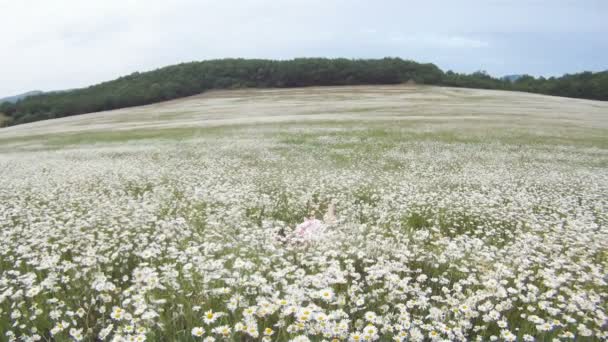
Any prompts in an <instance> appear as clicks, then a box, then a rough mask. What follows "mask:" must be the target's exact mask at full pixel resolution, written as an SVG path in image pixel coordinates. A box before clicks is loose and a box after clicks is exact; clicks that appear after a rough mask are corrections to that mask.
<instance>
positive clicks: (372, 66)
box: [0, 58, 608, 125]
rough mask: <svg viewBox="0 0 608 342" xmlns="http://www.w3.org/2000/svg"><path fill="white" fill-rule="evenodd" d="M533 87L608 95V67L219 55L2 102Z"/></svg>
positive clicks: (29, 110)
mask: <svg viewBox="0 0 608 342" xmlns="http://www.w3.org/2000/svg"><path fill="white" fill-rule="evenodd" d="M404 82H415V83H418V84H430V85H446V86H454V87H468V88H484V89H503V90H518V91H528V92H534V93H541V94H549V95H559V96H568V97H578V98H586V99H597V100H608V71H605V72H598V73H591V72H583V73H579V74H573V75H565V76H562V77H558V78H554V77H552V78H542V77H541V78H534V77H532V76H523V77H520V78H519V79H517V80H516V81H515V82H511V81H509V80H504V79H498V78H494V77H491V76H489V75H488V74H486V73H484V72H476V73H472V74H459V73H454V72H452V71H448V72H443V71H442V70H441V69H439V68H438V67H437V66H435V65H434V64H430V63H427V64H423V63H417V62H414V61H409V60H403V59H400V58H383V59H345V58H337V59H327V58H297V59H293V60H282V61H276V60H263V59H219V60H208V61H202V62H190V63H182V64H178V65H172V66H168V67H164V68H160V69H157V70H153V71H149V72H142V73H139V72H135V73H133V74H131V75H128V76H124V77H120V78H118V79H115V80H112V81H109V82H104V83H100V84H97V85H93V86H90V87H87V88H81V89H74V90H69V91H64V92H54V93H44V94H41V95H36V96H31V97H27V98H25V99H22V100H20V101H18V102H16V103H8V102H5V103H3V104H0V113H3V114H4V115H5V116H7V117H8V120H6V121H5V125H6V124H8V125H16V124H21V123H26V122H33V121H38V120H45V119H52V118H59V117H65V116H70V115H77V114H83V113H90V112H96V111H102V110H110V109H117V108H124V107H131V106H139V105H145V104H150V103H155V102H160V101H165V100H171V99H176V98H180V97H185V96H190V95H195V94H199V93H201V92H204V91H206V90H210V89H232V88H244V87H263V88H268V87H270V88H282V87H303V86H329V85H362V84H398V83H404Z"/></svg>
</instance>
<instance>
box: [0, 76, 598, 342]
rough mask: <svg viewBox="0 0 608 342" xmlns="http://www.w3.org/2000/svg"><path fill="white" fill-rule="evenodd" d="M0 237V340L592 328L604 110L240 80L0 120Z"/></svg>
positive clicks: (372, 336) (580, 104)
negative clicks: (103, 108) (129, 104)
mask: <svg viewBox="0 0 608 342" xmlns="http://www.w3.org/2000/svg"><path fill="white" fill-rule="evenodd" d="M308 227H314V228H315V229H314V230H310V231H306V229H308ZM0 241H1V243H0V331H1V332H2V334H1V337H0V340H9V341H12V340H18V341H72V340H76V341H81V340H82V341H97V340H102V341H144V340H148V341H174V340H175V341H223V340H228V341H258V340H262V341H391V340H392V341H452V340H457V341H482V340H483V341H566V340H576V341H601V340H606V339H607V338H608V316H607V314H608V103H607V102H599V101H589V100H578V99H566V98H559V97H548V96H541V95H532V94H526V93H516V92H501V91H491V90H473V89H456V88H441V87H424V86H402V85H399V86H356V87H313V88H295V89H257V90H233V91H212V92H208V93H205V94H203V95H199V96H194V97H190V98H185V99H181V100H175V101H170V102H165V103H161V104H157V105H150V106H143V107H134V108H128V109H121V110H115V111H109V112H101V113H93V114H85V115H80V116H73V117H68V118H62V119H55V120H48V121H40V122H36V123H31V124H25V125H19V126H13V127H9V128H2V129H0Z"/></svg>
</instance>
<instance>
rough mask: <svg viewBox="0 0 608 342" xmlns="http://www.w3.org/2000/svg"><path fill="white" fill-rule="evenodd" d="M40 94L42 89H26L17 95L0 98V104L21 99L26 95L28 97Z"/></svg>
mask: <svg viewBox="0 0 608 342" xmlns="http://www.w3.org/2000/svg"><path fill="white" fill-rule="evenodd" d="M40 94H42V91H40V90H33V91H28V92H27V93H23V94H19V95H14V96H8V97H4V98H1V99H0V104H2V103H4V102H10V103H15V102H17V101H19V100H23V99H25V98H26V97H30V96H34V95H40Z"/></svg>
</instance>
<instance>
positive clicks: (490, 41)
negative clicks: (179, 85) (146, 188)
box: [0, 0, 608, 97]
mask: <svg viewBox="0 0 608 342" xmlns="http://www.w3.org/2000/svg"><path fill="white" fill-rule="evenodd" d="M0 18H1V19H0V97H2V96H7V95H14V94H17V93H22V92H25V91H29V90H34V89H40V90H45V91H46V90H56V89H67V88H75V87H83V86H87V85H91V84H94V83H98V82H101V81H106V80H110V79H113V78H116V77H118V76H121V75H125V74H129V73H131V72H134V71H145V70H150V69H155V68H157V67H161V66H165V65H170V64H175V63H180V62H187V61H194V60H203V59H210V58H222V57H247V58H249V57H259V58H274V59H286V58H293V57H348V58H375V57H384V56H395V57H401V58H404V59H413V60H416V61H420V62H432V63H435V64H437V65H438V66H439V67H441V68H442V69H444V70H447V69H452V70H454V71H458V72H473V71H476V70H486V71H487V72H489V73H490V74H492V75H495V76H502V75H505V74H519V73H528V74H532V75H559V74H563V73H567V72H570V73H572V72H579V71H583V70H591V71H600V70H606V69H608V38H607V37H608V19H607V18H608V0H588V1H586V0H579V1H575V0H572V1H560V0H546V1H544V0H543V1H541V0H521V1H518V0H511V1H507V0H503V1H492V0H478V1H474V0H468V1H451V0H445V1H438V0H437V1H436V0H424V1H406V0H401V1H399V0H394V1H393V0H386V1H383V0H368V1H359V0H337V1H332V0H293V1H289V0H251V1H247V0H242V1H229V0H221V1H220V0H217V1H204V0H173V1H166V0H162V1H161V0H158V1H157V0H145V1H129V0H103V1H101V0H100V1H93V0H91V1H88V0H87V1H84V0H54V1H50V0H39V1H37V0H0Z"/></svg>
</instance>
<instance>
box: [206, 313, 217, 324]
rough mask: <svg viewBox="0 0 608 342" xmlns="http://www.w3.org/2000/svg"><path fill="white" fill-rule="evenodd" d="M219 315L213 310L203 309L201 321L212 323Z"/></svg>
mask: <svg viewBox="0 0 608 342" xmlns="http://www.w3.org/2000/svg"><path fill="white" fill-rule="evenodd" d="M218 317H219V315H218V314H217V313H214V312H213V310H208V311H205V315H204V316H203V321H204V322H205V324H212V323H213V322H215V321H216V320H217V319H218Z"/></svg>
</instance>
